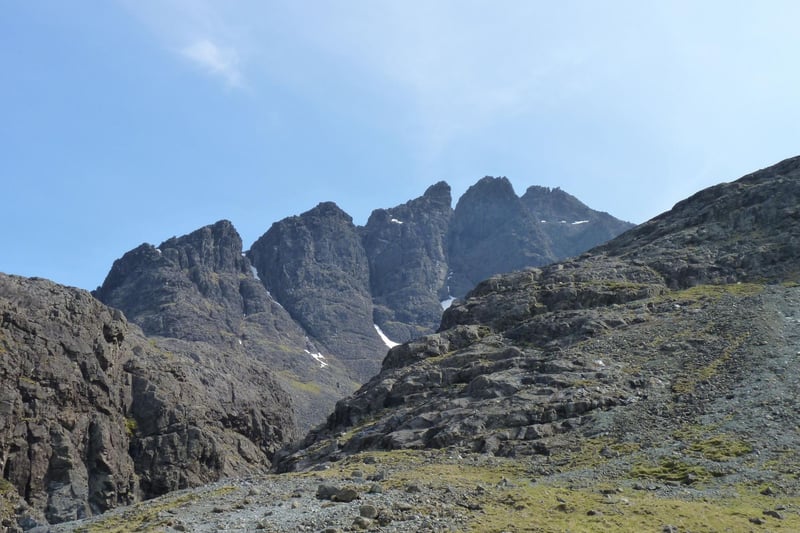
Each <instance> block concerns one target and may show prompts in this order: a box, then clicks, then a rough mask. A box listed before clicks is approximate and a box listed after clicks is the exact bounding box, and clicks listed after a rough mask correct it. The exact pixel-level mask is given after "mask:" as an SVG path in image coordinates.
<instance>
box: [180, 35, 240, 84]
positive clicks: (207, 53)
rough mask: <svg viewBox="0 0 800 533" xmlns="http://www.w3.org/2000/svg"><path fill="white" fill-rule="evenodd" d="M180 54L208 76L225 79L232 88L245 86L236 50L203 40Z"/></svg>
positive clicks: (194, 43) (184, 49)
mask: <svg viewBox="0 0 800 533" xmlns="http://www.w3.org/2000/svg"><path fill="white" fill-rule="evenodd" d="M180 53H181V55H182V56H183V57H185V58H186V59H188V60H190V61H192V62H193V63H195V64H196V65H197V66H199V67H200V68H202V69H203V70H205V71H206V72H207V73H208V74H211V75H213V76H219V77H221V78H223V79H224V80H225V82H226V83H227V84H228V85H230V86H231V87H242V86H243V83H244V80H243V77H242V72H241V70H240V68H239V54H238V53H237V52H236V50H235V49H233V48H221V47H219V46H217V45H216V44H215V43H213V42H212V41H210V40H208V39H201V40H198V41H194V42H193V43H191V44H189V45H187V46H185V47H183V48H182V49H181V50H180Z"/></svg>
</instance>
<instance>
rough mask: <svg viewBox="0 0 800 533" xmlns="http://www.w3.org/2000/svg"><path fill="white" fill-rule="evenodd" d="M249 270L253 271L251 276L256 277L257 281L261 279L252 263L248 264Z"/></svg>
mask: <svg viewBox="0 0 800 533" xmlns="http://www.w3.org/2000/svg"><path fill="white" fill-rule="evenodd" d="M250 272H252V273H253V277H254V278H256V279H257V280H258V281H261V278H260V277H258V269H257V268H256V267H254V266H253V265H250Z"/></svg>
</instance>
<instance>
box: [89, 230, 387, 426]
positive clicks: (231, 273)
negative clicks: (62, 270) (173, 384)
mask: <svg viewBox="0 0 800 533" xmlns="http://www.w3.org/2000/svg"><path fill="white" fill-rule="evenodd" d="M254 272H255V269H254V268H253V267H252V266H251V265H250V262H249V260H248V259H247V258H246V257H244V256H243V255H242V240H241V238H240V236H239V234H238V233H237V232H236V230H235V229H234V227H233V225H232V224H231V223H230V222H228V221H226V220H223V221H220V222H217V223H216V224H213V225H211V226H206V227H204V228H201V229H199V230H197V231H195V232H193V233H191V234H189V235H185V236H182V237H173V238H171V239H168V240H167V241H165V242H163V243H161V244H160V245H159V246H158V247H154V246H152V245H149V244H143V245H141V246H139V247H138V248H136V249H134V250H132V251H130V252H128V253H127V254H125V255H124V256H123V257H122V258H120V259H119V260H117V261H116V262H115V263H114V266H113V267H112V269H111V272H110V273H109V274H108V277H107V278H106V280H105V282H104V283H103V285H102V286H101V287H100V288H99V289H98V290H96V291H95V292H94V295H95V296H96V297H97V298H98V299H99V300H101V301H102V302H104V303H106V304H107V305H110V306H113V307H116V308H118V309H121V310H122V311H123V312H125V314H126V316H128V317H129V318H130V320H132V321H133V322H135V323H136V324H138V325H140V326H141V327H142V329H143V330H144V332H145V333H146V334H147V335H151V336H159V337H164V338H169V339H172V340H171V341H170V343H171V345H174V346H175V349H176V350H180V351H181V352H182V353H185V354H187V355H190V354H192V353H193V352H194V351H199V352H201V353H207V354H209V357H211V358H212V359H213V360H214V362H213V365H214V366H220V365H222V367H224V366H225V364H224V361H225V360H226V358H228V357H230V354H232V353H235V354H236V355H237V357H240V358H242V360H243V361H246V362H247V365H246V366H242V367H240V369H239V370H242V371H245V370H246V371H250V369H251V368H253V367H258V368H260V370H258V373H265V372H266V373H272V374H273V375H274V376H275V378H276V379H277V380H278V382H279V383H280V385H281V387H282V388H283V389H285V390H287V391H289V392H290V393H291V394H292V397H293V398H294V399H295V402H294V404H295V409H296V416H297V423H298V426H299V427H300V428H302V429H307V428H308V427H310V426H311V425H312V424H313V423H316V422H317V420H318V416H319V414H318V413H319V412H320V411H321V410H325V409H327V408H328V407H329V406H330V405H331V403H332V402H333V401H335V400H336V399H337V398H340V397H341V395H342V394H344V393H346V392H347V391H350V390H353V388H355V384H354V383H353V382H351V381H350V378H349V377H348V372H346V369H345V367H343V366H342V365H341V364H340V363H339V362H338V361H337V359H336V358H335V357H333V356H332V355H330V352H329V351H326V350H321V349H320V348H319V347H317V346H316V345H315V344H314V343H313V342H311V341H310V340H309V339H308V337H307V336H306V332H305V331H304V330H303V329H302V328H301V327H299V326H298V324H297V323H296V322H295V321H294V320H293V319H292V317H291V316H290V315H289V313H288V312H287V311H286V309H284V308H283V307H282V306H281V305H280V304H278V303H277V302H276V301H275V300H274V299H273V298H272V296H271V295H270V293H268V292H267V290H266V289H265V288H264V285H263V284H262V283H261V281H260V280H259V279H258V277H257V276H256V275H255V274H254ZM370 327H371V325H370ZM177 341H189V342H183V343H179V342H177ZM323 351H324V353H322V352H323ZM229 370H230V371H235V370H236V369H234V368H231V369H229ZM309 383H310V385H309Z"/></svg>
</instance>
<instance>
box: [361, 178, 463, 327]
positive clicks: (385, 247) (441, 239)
mask: <svg viewBox="0 0 800 533" xmlns="http://www.w3.org/2000/svg"><path fill="white" fill-rule="evenodd" d="M451 203H452V200H451V197H450V186H449V185H447V184H446V183H444V182H439V183H437V184H436V185H432V186H431V187H429V188H428V190H427V191H425V194H424V195H423V196H422V197H420V198H417V199H415V200H411V201H410V202H407V203H405V204H403V205H400V206H397V207H393V208H391V209H377V210H375V211H373V212H372V215H370V217H369V220H368V221H367V225H366V226H365V227H364V228H363V229H362V236H363V237H362V240H363V243H364V249H365V251H366V254H367V259H368V261H369V267H370V277H369V279H370V290H371V294H372V299H373V303H374V304H375V323H376V324H378V325H379V326H380V327H381V329H382V330H383V331H384V332H385V333H386V335H387V336H388V337H389V338H391V339H392V340H394V341H397V342H404V341H408V340H411V339H412V338H416V337H419V336H421V335H424V334H428V333H433V330H434V329H435V327H436V325H438V323H439V320H440V318H441V315H442V307H441V303H440V302H441V301H442V300H445V299H446V298H447V297H448V296H449V291H448V289H447V275H448V271H449V270H448V268H449V267H448V258H447V244H446V237H447V231H448V227H449V225H450V220H451V218H452V214H453V209H452V207H451Z"/></svg>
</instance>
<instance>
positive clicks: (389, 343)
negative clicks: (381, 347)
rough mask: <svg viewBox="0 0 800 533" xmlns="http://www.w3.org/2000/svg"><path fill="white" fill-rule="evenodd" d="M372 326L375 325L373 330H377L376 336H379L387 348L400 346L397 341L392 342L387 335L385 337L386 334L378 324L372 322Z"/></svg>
mask: <svg viewBox="0 0 800 533" xmlns="http://www.w3.org/2000/svg"><path fill="white" fill-rule="evenodd" d="M373 326H375V331H377V332H378V337H380V338H381V340H382V341H383V344H385V345H386V347H387V348H394V347H395V346H400V343H399V342H394V341H393V340H391V339H390V338H389V337H387V336H386V334H385V333H384V332H383V330H381V328H380V327H379V326H378V324H373Z"/></svg>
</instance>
